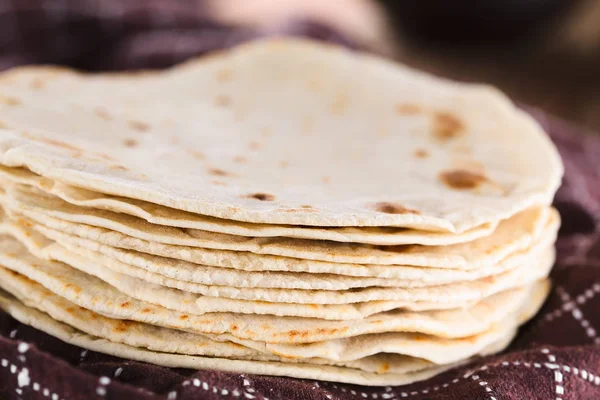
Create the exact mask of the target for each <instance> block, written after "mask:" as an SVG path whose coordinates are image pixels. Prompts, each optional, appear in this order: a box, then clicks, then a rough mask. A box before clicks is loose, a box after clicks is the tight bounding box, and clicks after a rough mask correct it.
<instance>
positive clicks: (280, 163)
mask: <svg viewBox="0 0 600 400" xmlns="http://www.w3.org/2000/svg"><path fill="white" fill-rule="evenodd" d="M288 165H290V162H289V161H286V160H281V161H279V167H280V168H287V166H288Z"/></svg>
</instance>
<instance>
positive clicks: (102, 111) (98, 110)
mask: <svg viewBox="0 0 600 400" xmlns="http://www.w3.org/2000/svg"><path fill="white" fill-rule="evenodd" d="M94 114H96V115H97V116H98V117H100V118H102V119H103V120H105V121H110V120H111V119H112V116H111V115H110V113H109V112H108V111H107V110H106V109H104V108H102V107H97V108H95V109H94Z"/></svg>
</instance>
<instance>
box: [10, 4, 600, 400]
mask: <svg viewBox="0 0 600 400" xmlns="http://www.w3.org/2000/svg"><path fill="white" fill-rule="evenodd" d="M267 34H287V35H300V36H308V37H313V38H316V39H320V40H327V41H332V42H337V43H341V44H346V45H350V43H348V42H347V40H346V39H345V38H344V37H342V36H341V35H339V34H337V33H336V32H334V31H332V30H330V29H329V28H328V27H326V26H321V25H317V24H314V23H311V22H309V21H296V22H294V23H290V24H288V25H284V26H282V28H281V30H280V31H278V32H260V31H256V30H254V31H252V30H249V29H241V28H235V27H228V26H222V25H220V24H217V23H215V22H213V21H209V20H208V19H207V18H206V16H205V15H203V2H202V1H200V0H165V1H156V0H115V1H108V0H105V1H102V0H98V1H89V0H73V1H70V0H55V1H52V0H48V1H42V0H38V1H33V0H31V1H30V0H13V1H7V0H0V69H3V68H8V67H11V66H15V65H23V64H39V63H44V64H48V63H51V64H62V65H70V66H74V67H77V68H81V69H86V70H124V69H135V68H160V67H165V66H168V65H172V64H175V63H177V62H180V61H183V60H185V59H187V58H189V57H192V56H195V55H198V54H203V53H205V52H208V51H211V50H215V49H219V48H223V47H227V46H231V45H233V44H236V43H239V42H242V41H245V40H250V39H253V38H256V37H260V36H264V35H267ZM528 111H529V112H530V113H531V114H532V115H533V116H534V117H535V118H536V119H538V121H540V122H541V123H542V125H543V126H544V127H545V129H546V130H547V131H548V132H549V134H550V136H551V137H552V139H553V140H554V142H555V143H556V145H557V146H558V149H559V151H560V153H561V155H562V157H563V160H564V163H565V167H566V175H565V180H564V183H563V186H562V188H561V189H560V191H559V193H558V195H557V198H556V202H555V205H556V206H557V207H558V209H559V210H560V212H561V215H562V219H563V226H562V228H561V232H560V237H559V240H558V243H557V246H558V250H559V251H558V260H557V264H556V266H555V268H554V271H553V273H552V278H553V281H554V287H553V290H552V294H551V296H550V298H549V299H548V301H547V303H546V304H545V306H544V308H543V309H542V311H541V312H540V313H539V315H538V316H537V317H536V318H534V320H533V321H531V322H530V323H528V324H527V325H526V326H524V327H523V328H522V329H521V330H520V333H519V335H518V337H517V339H516V340H515V341H514V342H513V344H512V345H511V346H510V347H509V349H508V350H506V351H505V352H503V353H502V354H501V355H497V356H491V357H485V358H481V359H479V360H477V361H475V362H473V363H471V364H469V365H466V366H463V367H460V368H456V369H454V370H451V371H448V372H446V373H444V374H441V375H439V376H437V377H434V378H432V379H429V380H427V381H423V382H419V383H415V384H412V385H407V386H399V387H363V386H353V385H346V384H334V383H328V382H317V381H312V380H300V379H292V378H276V377H266V376H255V375H242V374H235V373H223V372H217V371H209V370H205V371H192V370H185V369H173V368H164V367H159V366H155V365H150V364H145V363H140V362H134V361H127V360H122V359H119V358H116V357H111V356H107V355H103V354H99V353H95V352H91V351H86V350H84V349H81V348H78V347H75V346H71V345H68V344H65V343H63V342H61V341H60V340H57V339H55V338H53V337H51V336H49V335H46V334H44V333H42V332H40V331H38V330H36V329H33V328H30V327H28V326H26V325H23V324H21V323H19V322H17V321H15V320H14V319H12V318H11V317H10V316H8V315H7V314H5V313H2V312H0V399H2V400H8V399H52V400H59V399H65V400H78V399H81V400H88V399H130V400H135V399H180V400H185V399H220V400H226V399H270V400H274V399H284V400H295V399H297V400H309V399H310V400H312V399H315V400H316V399H319V400H361V399H404V398H406V399H413V400H424V399H434V400H442V399H482V400H508V399H511V400H512V399H514V400H516V399H562V400H567V399H600V336H599V334H598V331H597V330H598V329H600V312H597V310H599V309H600V274H599V273H598V272H599V271H600V229H599V223H600V136H597V137H596V136H592V135H590V134H588V133H586V132H584V131H583V130H582V129H580V128H577V127H574V126H571V125H569V124H568V123H566V122H563V121H561V120H558V119H555V118H552V117H549V116H547V115H545V114H544V113H542V112H540V111H538V110H535V109H528ZM23 343H27V344H28V345H27V346H25V345H23Z"/></svg>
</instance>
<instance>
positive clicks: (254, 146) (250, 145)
mask: <svg viewBox="0 0 600 400" xmlns="http://www.w3.org/2000/svg"><path fill="white" fill-rule="evenodd" d="M261 147H262V144H260V143H259V142H257V141H255V140H253V141H251V142H250V143H248V148H249V149H250V150H259V149H260V148H261Z"/></svg>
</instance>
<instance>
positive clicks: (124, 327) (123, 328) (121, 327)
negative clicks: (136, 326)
mask: <svg viewBox="0 0 600 400" xmlns="http://www.w3.org/2000/svg"><path fill="white" fill-rule="evenodd" d="M128 325H129V324H128V323H127V321H119V322H118V323H117V326H115V329H114V330H115V331H116V332H127V331H128V330H129V326H128Z"/></svg>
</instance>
